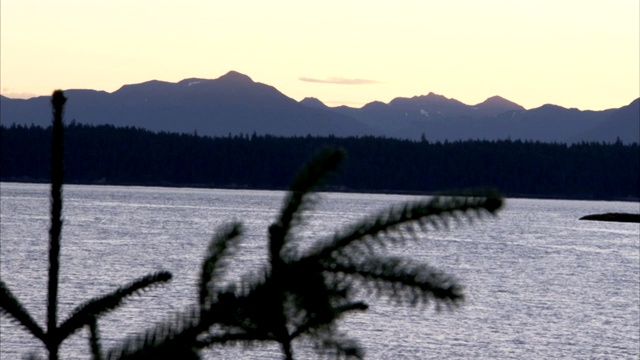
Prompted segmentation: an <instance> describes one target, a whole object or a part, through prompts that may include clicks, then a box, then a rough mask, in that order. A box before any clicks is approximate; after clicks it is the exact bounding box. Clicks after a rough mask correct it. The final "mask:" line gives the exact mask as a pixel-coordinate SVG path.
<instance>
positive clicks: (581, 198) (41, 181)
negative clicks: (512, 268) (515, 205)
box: [0, 179, 640, 221]
mask: <svg viewBox="0 0 640 360" xmlns="http://www.w3.org/2000/svg"><path fill="white" fill-rule="evenodd" d="M0 182H2V183H19V184H49V180H48V179H38V180H36V179H2V180H0ZM65 185H97V186H141V187H166V188H192V189H225V190H265V191H287V190H288V188H287V187H252V186H244V185H235V186H224V185H214V184H171V183H164V182H157V183H154V182H146V183H111V182H107V181H104V182H102V181H101V182H65ZM461 190H462V191H464V190H468V189H461ZM497 190H498V191H499V189H497ZM318 192H320V193H322V192H336V193H361V194H386V195H410V196H434V195H452V194H454V192H453V191H451V192H446V191H444V192H438V193H433V192H424V191H411V190H405V191H403V190H375V189H351V188H345V187H343V186H331V185H327V186H324V187H323V188H322V189H320V190H319V191H318ZM499 192H500V191H499ZM502 194H503V195H504V196H505V198H507V199H538V200H578V201H621V202H640V198H631V197H627V198H596V197H588V196H573V197H572V196H559V195H557V196H541V195H533V194H505V193H502ZM615 214H617V213H615ZM598 215H607V214H596V215H587V216H584V217H583V218H581V219H580V220H597V219H586V217H588V216H598ZM631 215H633V214H631ZM638 216H640V215H638ZM602 221H616V220H602Z"/></svg>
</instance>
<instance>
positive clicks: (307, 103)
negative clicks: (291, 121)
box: [300, 97, 327, 109]
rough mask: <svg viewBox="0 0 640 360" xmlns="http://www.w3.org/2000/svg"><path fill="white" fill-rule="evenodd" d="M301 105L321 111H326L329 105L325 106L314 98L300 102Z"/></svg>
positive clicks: (307, 98)
mask: <svg viewBox="0 0 640 360" xmlns="http://www.w3.org/2000/svg"><path fill="white" fill-rule="evenodd" d="M300 104H302V105H305V106H308V107H312V108H320V109H324V108H326V107H327V105H325V104H324V103H323V102H322V101H320V100H318V99H316V98H314V97H306V98H304V99H302V100H300Z"/></svg>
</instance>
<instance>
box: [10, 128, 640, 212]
mask: <svg viewBox="0 0 640 360" xmlns="http://www.w3.org/2000/svg"><path fill="white" fill-rule="evenodd" d="M65 133H66V139H65V144H66V152H65V164H66V169H65V171H66V172H65V175H66V179H67V183H83V184H96V183H97V184H100V183H104V184H113V185H160V186H204V187H214V188H252V189H286V188H287V186H288V184H289V181H290V176H291V174H294V173H295V172H296V170H297V168H298V167H299V165H300V164H301V163H303V162H304V161H305V160H307V159H309V158H311V157H312V156H313V155H314V154H315V153H316V151H317V149H318V148H321V147H323V146H331V147H338V148H342V149H345V151H346V153H347V154H348V157H347V158H346V159H345V161H344V162H343V164H342V166H341V171H340V173H339V174H337V175H336V176H335V177H333V178H332V181H331V186H332V187H331V188H330V189H333V190H340V191H360V192H394V193H405V192H410V193H434V192H437V191H441V190H448V189H460V188H475V187H485V186H490V187H494V188H497V189H500V190H501V191H502V192H503V193H505V194H506V195H508V196H510V197H516V196H517V197H533V198H565V199H574V198H576V199H605V200H625V199H628V200H633V199H640V146H639V145H638V144H629V145H625V144H622V143H621V142H618V143H611V144H605V143H579V144H572V145H567V144H559V143H557V144H549V143H541V142H527V141H525V142H523V141H519V140H501V141H482V140H477V141H456V142H444V143H439V142H437V143H430V142H427V141H409V140H398V139H389V138H381V137H359V138H358V137H351V138H336V137H312V136H307V137H292V138H284V137H274V136H256V135H253V136H247V135H245V136H241V135H239V136H229V137H220V138H209V137H201V136H197V135H187V134H170V133H159V134H155V133H152V132H150V131H147V130H142V129H135V128H116V127H113V126H108V125H101V126H91V125H82V124H78V123H71V124H69V125H68V126H67V127H66V129H65ZM50 138H51V129H50V128H49V129H43V128H38V127H22V126H9V127H3V126H0V139H1V141H0V179H1V180H2V181H32V182H33V181H47V179H48V174H49V173H48V171H49V164H48V162H47V158H46V157H44V156H42V154H43V153H45V152H48V151H49V150H48V147H49V143H50ZM434 174H437V176H434Z"/></svg>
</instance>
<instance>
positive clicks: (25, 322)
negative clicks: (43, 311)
mask: <svg viewBox="0 0 640 360" xmlns="http://www.w3.org/2000/svg"><path fill="white" fill-rule="evenodd" d="M0 313H3V314H7V315H10V317H11V318H12V319H13V320H15V321H17V322H18V324H20V325H22V326H24V327H25V328H26V329H27V330H29V332H30V333H31V334H32V335H33V336H35V337H36V338H38V339H40V340H42V342H44V341H45V334H44V331H43V330H42V328H41V327H40V326H39V325H38V324H37V323H36V322H35V320H33V318H32V317H31V315H30V314H29V312H28V311H27V309H25V308H24V307H23V306H22V304H20V301H18V299H17V298H16V297H15V296H14V295H13V294H12V293H11V290H9V288H8V287H7V285H6V284H5V283H4V281H2V280H0Z"/></svg>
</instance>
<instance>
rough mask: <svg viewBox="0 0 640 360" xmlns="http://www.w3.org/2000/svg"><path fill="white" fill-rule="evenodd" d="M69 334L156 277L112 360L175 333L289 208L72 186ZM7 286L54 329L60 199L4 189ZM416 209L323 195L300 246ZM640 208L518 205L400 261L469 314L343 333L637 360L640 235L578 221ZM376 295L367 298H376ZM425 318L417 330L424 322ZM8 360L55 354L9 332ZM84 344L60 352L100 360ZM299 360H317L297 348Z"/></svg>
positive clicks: (401, 320) (381, 341)
mask: <svg viewBox="0 0 640 360" xmlns="http://www.w3.org/2000/svg"><path fill="white" fill-rule="evenodd" d="M64 193H65V208H64V219H65V223H64V229H63V239H62V254H61V259H62V268H61V278H60V279H61V281H60V302H61V303H60V316H59V317H60V318H61V320H63V319H65V318H66V314H68V313H69V312H70V311H71V310H72V309H73V308H74V307H75V306H77V305H78V304H80V303H82V302H83V301H86V300H88V299H90V298H93V297H95V296H98V295H101V294H104V293H106V292H108V291H112V290H113V289H115V288H116V287H117V286H119V285H121V284H124V283H125V282H128V281H130V280H132V279H134V278H137V277H139V276H142V275H144V274H148V273H150V272H153V271H158V270H168V271H171V272H172V273H173V274H174V281H173V282H172V283H170V284H169V285H168V286H166V287H163V288H159V289H156V290H153V291H151V292H149V293H147V294H146V295H144V296H142V297H140V298H137V299H135V300H133V301H130V302H129V303H128V304H127V305H126V306H124V307H123V308H120V309H118V310H117V311H115V312H114V313H113V314H110V315H108V316H106V317H105V318H103V319H102V320H101V322H100V326H101V328H100V330H101V333H102V335H103V337H104V344H103V346H104V347H105V348H109V347H110V346H112V345H114V344H116V343H118V342H119V341H121V340H122V339H124V338H125V337H126V336H127V335H131V334H134V333H137V332H139V331H142V330H143V329H146V328H148V327H150V326H151V325H152V324H154V323H156V322H158V321H160V320H162V319H164V318H165V316H166V315H167V314H168V313H172V312H176V311H179V310H180V309H182V308H183V307H184V306H186V305H188V304H189V301H191V300H192V299H195V298H196V293H195V292H196V287H195V285H196V279H197V276H198V264H199V261H200V259H201V256H202V255H203V253H204V250H205V247H206V245H207V243H208V241H209V240H210V236H211V235H212V234H213V232H214V230H215V229H216V227H217V226H220V225H221V224H224V223H227V222H229V221H232V220H241V221H243V222H244V225H245V230H246V231H245V237H244V241H243V243H242V247H241V251H240V252H239V253H238V257H237V258H236V259H235V260H234V262H232V263H231V266H230V268H229V270H230V273H229V276H228V279H229V280H231V281H233V280H235V279H238V278H239V277H241V276H242V274H246V273H247V272H252V271H254V272H255V271H259V270H260V269H261V266H262V264H263V262H264V261H265V260H266V229H267V226H268V225H269V223H270V222H271V221H272V220H273V219H274V217H275V215H276V213H277V210H278V209H279V207H280V205H281V202H282V198H283V193H282V192H277V191H236V190H216V189H173V188H144V187H112V186H66V187H65V189H64ZM0 194H1V201H0V204H1V206H2V208H1V212H0V215H1V218H0V225H1V228H0V235H1V237H0V240H1V246H0V251H1V254H0V255H1V261H0V271H1V275H2V279H3V280H4V281H5V282H6V283H7V284H8V285H9V287H10V288H11V289H12V291H13V292H14V294H15V295H16V296H17V297H18V298H19V299H20V300H21V301H22V302H23V304H25V306H26V307H27V309H28V310H29V311H30V312H31V314H32V315H33V316H34V318H35V319H36V320H37V321H38V322H39V323H40V324H41V325H44V319H45V312H46V305H45V304H46V302H45V297H46V290H45V289H46V286H47V285H46V274H47V266H48V264H47V251H48V237H47V236H48V235H47V231H48V226H49V224H48V208H49V205H48V199H47V196H48V187H47V186H46V185H34V184H12V183H2V184H1V192H0ZM411 198H412V197H409V196H397V195H373V194H338V193H327V194H323V195H322V198H321V201H320V202H319V203H318V204H317V206H316V207H315V208H314V209H313V210H312V211H310V212H309V213H308V214H307V217H306V219H305V220H306V221H305V225H304V227H303V228H301V229H300V230H299V231H298V235H299V238H300V239H303V240H302V241H303V244H301V246H308V245H309V244H311V243H312V242H313V241H314V240H315V239H322V238H323V237H326V236H330V234H331V233H332V231H333V230H334V229H338V228H340V227H341V226H343V225H345V224H349V223H351V222H353V221H355V220H357V219H360V218H362V217H363V216H366V215H367V214H370V213H372V212H374V211H376V210H378V209H382V208H385V207H388V206H390V205H392V204H396V203H398V202H401V201H405V200H408V199H411ZM639 211H640V206H639V204H638V203H623V202H595V201H560V200H530V199H509V200H508V201H507V206H506V208H505V209H504V210H503V211H502V212H501V213H500V216H499V217H498V218H495V219H493V218H489V219H485V220H482V221H477V222H475V223H474V224H472V225H468V224H464V225H463V226H457V225H455V224H454V226H452V228H451V229H449V230H448V231H429V232H427V233H424V234H419V238H417V239H416V240H415V241H411V242H408V243H407V244H406V245H404V246H402V247H398V248H389V251H390V252H392V253H396V254H401V255H403V256H407V257H412V258H415V259H417V260H420V261H422V262H425V263H428V264H430V265H433V266H435V267H437V268H440V269H442V270H445V271H447V272H449V273H452V274H455V275H456V277H458V278H459V279H460V280H461V282H462V283H463V284H465V286H466V294H467V301H466V303H465V304H464V305H463V306H462V307H461V308H460V309H458V310H457V311H454V312H447V311H443V312H440V313H437V312H436V311H434V309H433V308H428V309H424V310H423V309H413V308H406V307H402V306H400V307H398V306H394V304H389V303H388V302H387V301H386V300H385V299H373V298H368V300H369V301H370V302H371V305H372V306H371V308H370V309H369V311H368V312H367V313H365V314H353V315H352V316H350V317H348V318H347V321H346V322H345V323H344V326H343V329H344V331H345V332H348V333H349V334H350V335H352V336H353V337H356V338H358V339H359V340H360V341H361V342H362V343H363V345H364V347H365V349H366V350H367V358H369V359H387V358H411V359H414V358H430V359H435V358H464V359H476V358H486V359H490V358H491V359H493V358H500V359H508V358H512V359H521V358H638V357H639V356H640V349H639V346H638V344H639V343H640V335H639V334H640V323H639V321H640V281H638V279H639V278H640V225H639V224H628V223H606V222H592V221H578V220H577V219H578V218H579V217H580V216H583V215H586V214H591V213H602V212H639ZM367 296H368V295H367V294H363V297H367ZM416 315H418V316H416ZM0 321H1V325H0V326H1V328H0V331H1V332H0V336H1V337H2V339H1V341H0V358H2V359H10V358H20V357H23V356H25V355H26V354H28V353H29V352H37V353H42V349H41V348H40V347H39V343H38V342H37V341H35V340H34V339H32V338H31V337H30V335H28V333H27V332H26V331H24V330H23V329H21V328H18V327H17V326H16V325H14V324H13V323H10V322H9V321H8V320H7V318H5V317H3V318H2V320H0ZM87 349H88V343H87V340H86V333H85V332H84V331H81V332H79V333H78V334H77V335H75V336H74V337H73V338H71V339H70V340H69V341H68V342H66V343H64V345H63V347H62V357H63V358H87V356H86V355H85V354H86V353H87ZM296 350H297V353H296V354H297V355H298V357H299V358H301V359H302V358H309V357H311V358H313V357H314V356H315V355H314V354H313V352H312V351H311V350H310V349H309V348H308V346H305V344H298V348H297V349H296ZM211 354H212V356H211V358H216V359H219V358H222V359H225V358H228V359H234V358H242V359H265V358H267V359H273V358H280V353H279V349H278V347H277V346H275V345H274V346H263V347H256V348H251V349H244V348H242V347H227V348H219V349H218V348H216V349H214V350H213V351H212V352H211Z"/></svg>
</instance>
